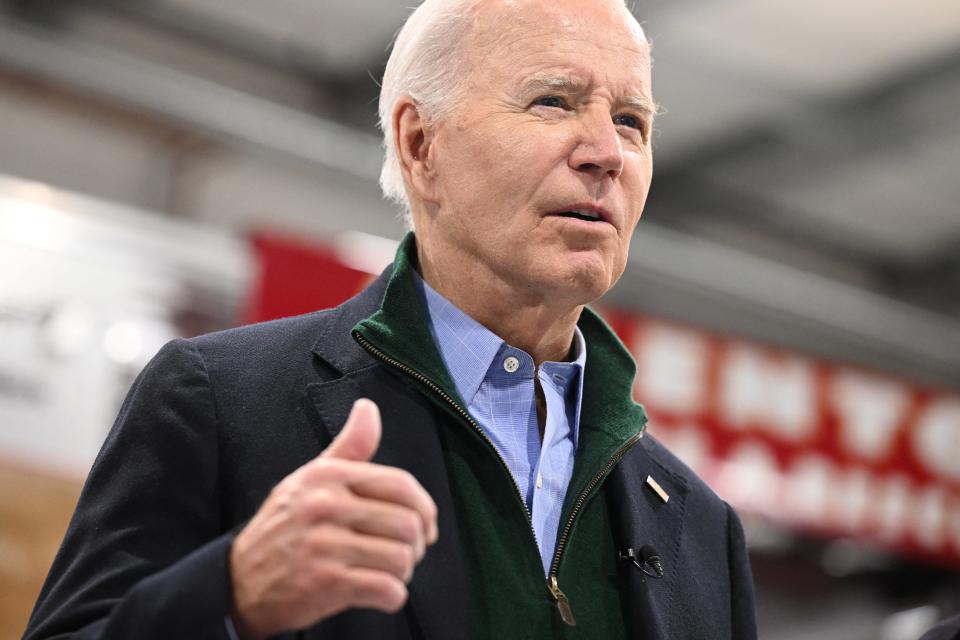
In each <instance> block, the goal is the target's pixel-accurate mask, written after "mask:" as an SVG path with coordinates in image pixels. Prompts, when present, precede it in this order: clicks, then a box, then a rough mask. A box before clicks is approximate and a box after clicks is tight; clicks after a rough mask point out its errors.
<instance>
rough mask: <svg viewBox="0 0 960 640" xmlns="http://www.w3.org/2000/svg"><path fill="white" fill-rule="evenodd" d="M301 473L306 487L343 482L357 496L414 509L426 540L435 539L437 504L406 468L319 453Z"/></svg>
mask: <svg viewBox="0 0 960 640" xmlns="http://www.w3.org/2000/svg"><path fill="white" fill-rule="evenodd" d="M301 477H302V479H303V481H304V482H305V483H306V484H307V486H309V487H314V488H316V489H324V488H325V487H329V486H330V485H331V483H336V484H338V485H341V486H346V487H347V488H348V489H349V490H350V491H351V492H352V493H353V494H354V495H356V496H359V497H362V498H370V499H372V500H379V501H381V502H389V503H393V504H396V505H399V506H401V507H407V508H409V509H413V510H414V511H416V512H417V513H418V514H419V515H420V518H421V520H422V523H423V532H424V538H425V539H426V542H427V544H433V543H434V542H436V540H437V505H436V503H434V501H433V498H431V497H430V494H429V493H427V490H426V489H424V488H423V486H422V485H421V484H420V483H419V482H418V481H417V479H416V478H414V477H413V475H412V474H410V473H409V472H407V471H404V470H402V469H397V468H396V467H388V466H386V465H380V464H373V463H370V462H355V461H351V460H340V459H337V458H331V459H327V458H322V457H321V458H317V459H315V460H314V461H313V462H311V463H310V464H309V465H308V466H307V467H306V468H305V469H304V470H303V472H302V474H301Z"/></svg>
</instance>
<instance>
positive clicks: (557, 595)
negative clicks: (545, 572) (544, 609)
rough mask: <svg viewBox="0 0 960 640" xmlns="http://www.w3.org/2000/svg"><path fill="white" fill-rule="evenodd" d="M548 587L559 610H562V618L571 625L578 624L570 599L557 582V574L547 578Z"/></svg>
mask: <svg viewBox="0 0 960 640" xmlns="http://www.w3.org/2000/svg"><path fill="white" fill-rule="evenodd" d="M547 588H548V589H550V595H551V596H553V599H554V600H556V601H557V610H558V611H560V619H561V620H563V623H564V624H566V625H567V626H570V627H575V626H577V621H576V620H575V619H574V617H573V609H571V608H570V601H569V600H567V596H565V595H564V593H563V591H560V585H559V584H557V576H550V578H549V579H548V580H547Z"/></svg>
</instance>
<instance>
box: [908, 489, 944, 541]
mask: <svg viewBox="0 0 960 640" xmlns="http://www.w3.org/2000/svg"><path fill="white" fill-rule="evenodd" d="M913 504H914V511H913V517H912V518H909V522H910V523H911V524H912V525H913V527H912V529H913V536H914V538H915V539H916V541H917V542H919V543H920V544H921V545H923V546H924V547H926V548H927V549H930V550H931V551H939V550H940V549H942V548H943V545H944V533H945V531H944V528H945V526H946V512H947V492H946V490H945V489H944V488H943V487H940V486H931V487H926V488H924V489H923V490H922V491H920V493H919V494H918V495H917V496H916V497H915V498H914V501H913Z"/></svg>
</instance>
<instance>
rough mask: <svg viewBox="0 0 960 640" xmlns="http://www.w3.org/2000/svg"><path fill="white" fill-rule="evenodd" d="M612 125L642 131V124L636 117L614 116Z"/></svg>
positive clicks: (628, 115) (627, 115)
mask: <svg viewBox="0 0 960 640" xmlns="http://www.w3.org/2000/svg"><path fill="white" fill-rule="evenodd" d="M613 123H614V124H618V125H623V126H625V127H630V128H631V129H643V123H641V122H640V118H637V117H636V116H631V115H630V114H621V115H619V116H614V118H613Z"/></svg>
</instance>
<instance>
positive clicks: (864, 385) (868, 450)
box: [830, 371, 911, 460]
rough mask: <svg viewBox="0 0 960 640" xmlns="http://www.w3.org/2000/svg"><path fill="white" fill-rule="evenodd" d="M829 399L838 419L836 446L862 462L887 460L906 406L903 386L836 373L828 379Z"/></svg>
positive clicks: (846, 373)
mask: <svg viewBox="0 0 960 640" xmlns="http://www.w3.org/2000/svg"><path fill="white" fill-rule="evenodd" d="M830 396H831V401H832V404H833V407H834V409H835V410H836V412H837V417H838V418H839V420H840V434H839V435H840V443H841V444H842V445H843V446H844V448H845V449H846V450H847V452H848V453H851V454H853V455H855V456H857V457H859V458H862V459H866V460H882V459H885V458H887V457H888V456H889V455H890V453H891V451H890V449H891V446H892V444H893V440H894V437H895V436H896V434H897V427H898V426H899V424H900V422H901V420H902V419H903V417H904V413H905V412H906V411H907V409H908V408H909V406H910V399H911V396H910V390H909V389H908V388H907V387H906V385H903V384H899V383H897V382H894V381H892V380H885V379H882V378H879V377H877V376H868V375H864V374H860V373H856V372H853V371H839V372H837V373H836V374H835V375H834V376H833V377H832V379H831V385H830Z"/></svg>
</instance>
